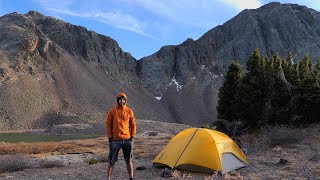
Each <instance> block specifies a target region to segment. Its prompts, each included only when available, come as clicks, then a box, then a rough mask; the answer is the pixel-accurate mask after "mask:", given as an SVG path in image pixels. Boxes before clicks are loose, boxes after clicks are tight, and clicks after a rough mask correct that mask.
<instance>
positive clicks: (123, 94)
mask: <svg viewBox="0 0 320 180" xmlns="http://www.w3.org/2000/svg"><path fill="white" fill-rule="evenodd" d="M122 96H123V97H124V98H126V100H127V101H128V98H127V95H126V94H125V93H119V94H118V95H117V98H119V97H122Z"/></svg>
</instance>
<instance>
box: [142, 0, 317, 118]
mask: <svg viewBox="0 0 320 180" xmlns="http://www.w3.org/2000/svg"><path fill="white" fill-rule="evenodd" d="M319 42H320V13H319V12H317V11H315V10H313V9H310V8H307V7H305V6H300V5H296V4H280V3H276V2H275V3H269V4H267V5H264V6H262V7H260V8H258V9H253V10H244V11H242V12H241V13H239V14H238V15H237V16H235V17H234V18H232V19H230V20H229V21H227V22H226V23H224V24H223V25H219V26H217V27H215V28H213V29H211V30H210V31H208V32H207V33H205V34H204V35H203V36H202V37H200V38H199V39H198V40H192V39H187V40H186V41H185V42H183V43H182V44H180V45H177V46H165V47H163V48H161V49H160V50H159V51H158V52H156V53H154V54H153V55H151V56H148V57H145V58H143V59H142V60H141V61H139V62H138V69H139V74H140V77H141V79H142V82H144V86H145V87H146V88H147V89H148V90H150V91H151V92H152V93H153V94H155V95H156V96H162V97H163V100H162V103H163V104H164V106H165V107H168V110H169V111H170V113H171V114H172V115H173V116H174V117H175V119H178V121H180V122H183V121H186V122H193V123H195V124H197V123H199V122H201V121H210V119H211V120H213V119H214V118H215V117H216V111H215V106H216V102H217V92H218V87H219V85H220V82H221V81H222V80H223V74H224V73H225V70H226V69H227V67H228V65H229V63H230V62H231V61H232V60H238V61H240V62H241V63H242V64H243V65H245V61H246V60H247V59H248V57H249V55H250V54H251V53H252V52H253V51H254V50H255V49H256V48H259V49H260V52H261V54H262V55H264V56H269V57H271V56H272V55H274V54H275V53H279V54H280V56H281V57H283V58H284V57H286V56H287V55H288V53H289V52H291V53H292V54H293V56H294V59H293V60H294V61H298V60H300V59H301V58H302V57H303V56H305V55H309V56H310V57H311V58H312V59H313V60H318V59H319V57H320V44H319ZM177 83H178V84H177ZM172 84H176V87H177V89H176V90H175V89H172V88H171V89H170V85H172Z"/></svg>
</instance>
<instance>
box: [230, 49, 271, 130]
mask: <svg viewBox="0 0 320 180" xmlns="http://www.w3.org/2000/svg"><path fill="white" fill-rule="evenodd" d="M265 62H266V61H265V59H264V58H263V57H261V56H260V52H259V50H258V49H256V50H255V51H254V52H253V53H252V54H251V56H250V57H249V59H248V61H247V63H246V66H247V73H246V74H245V75H244V77H243V78H242V81H241V82H240V84H239V90H238V92H237V95H236V107H237V114H238V117H239V119H240V120H241V121H242V122H244V123H245V124H247V125H248V126H251V127H254V126H257V125H258V124H259V123H261V121H262V112H263V107H264V104H265V103H264V98H265V89H266V88H267V87H266V83H265V66H266V65H265Z"/></svg>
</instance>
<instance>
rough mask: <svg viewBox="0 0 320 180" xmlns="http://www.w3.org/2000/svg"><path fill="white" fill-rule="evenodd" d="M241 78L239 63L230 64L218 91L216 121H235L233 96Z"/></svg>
mask: <svg viewBox="0 0 320 180" xmlns="http://www.w3.org/2000/svg"><path fill="white" fill-rule="evenodd" d="M241 78H242V67H241V65H240V63H239V62H232V63H231V64H230V65H229V67H228V71H227V74H226V76H225V81H224V83H223V85H222V87H221V88H220V89H219V94H218V96H219V100H218V106H217V111H218V119H225V120H228V121H235V120H236V119H237V116H236V112H235V102H234V101H235V96H236V93H237V91H238V87H239V83H240V80H241Z"/></svg>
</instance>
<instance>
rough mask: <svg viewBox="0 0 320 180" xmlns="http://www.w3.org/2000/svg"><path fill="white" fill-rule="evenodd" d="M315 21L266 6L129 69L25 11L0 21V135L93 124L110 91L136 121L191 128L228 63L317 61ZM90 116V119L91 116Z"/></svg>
mask: <svg viewBox="0 0 320 180" xmlns="http://www.w3.org/2000/svg"><path fill="white" fill-rule="evenodd" d="M319 24H320V13H319V12H317V11H315V10H313V9H310V8H307V7H305V6H299V5H295V4H280V3H270V4H267V5H265V6H262V7H260V8H258V9H253V10H244V11H242V12H241V13H239V14H238V15H237V16H235V17H234V18H232V19H231V20H229V21H227V22H226V23H224V24H223V25H219V26H217V27H215V28H213V29H211V30H210V31H208V32H207V33H205V34H204V35H203V36H202V37H200V38H199V39H198V40H192V39H187V40H186V41H185V42H183V43H182V44H180V45H177V46H164V47H162V48H161V49H160V50H159V51H158V52H156V53H154V54H153V55H151V56H148V57H144V58H142V59H141V60H139V61H136V59H134V58H133V57H132V56H131V55H130V54H129V53H127V52H123V51H122V50H121V48H120V47H119V45H118V44H117V42H116V41H115V40H113V39H112V38H110V37H106V36H104V35H100V34H97V33H95V32H93V31H88V30H87V29H86V28H84V27H80V26H75V25H72V24H69V23H65V22H63V21H61V20H58V19H56V18H53V17H49V16H45V15H42V14H40V13H38V12H35V11H30V12H29V13H27V14H19V13H11V14H8V15H4V16H2V17H0V54H1V58H0V129H25V128H36V127H46V126H48V125H50V124H57V123H58V124H59V123H63V122H65V121H64V120H65V119H66V118H67V119H69V120H70V118H71V120H70V121H72V123H74V122H73V121H82V120H83V119H95V120H98V121H101V119H103V118H104V117H103V116H104V114H105V112H106V110H107V109H109V108H111V107H112V106H113V105H114V103H115V99H114V97H115V96H116V94H117V93H118V92H120V91H124V92H127V93H128V96H129V98H130V99H129V105H131V107H132V108H133V109H134V110H135V111H136V115H137V117H138V118H147V119H152V120H158V121H168V122H179V123H185V124H190V125H194V126H201V125H203V124H205V123H208V122H211V121H213V120H215V118H216V105H217V94H218V88H219V87H220V85H221V82H222V81H223V74H224V73H225V70H226V68H227V66H228V64H229V63H230V62H231V61H232V60H234V59H236V60H239V61H240V62H241V63H243V64H244V62H245V61H246V59H247V58H248V56H249V55H250V53H251V52H252V51H253V50H254V49H255V48H259V49H260V51H261V53H262V54H263V55H268V56H271V55H272V54H274V53H276V52H278V53H279V54H280V55H281V56H282V57H285V56H286V55H287V53H288V52H290V51H291V52H292V53H293V55H294V59H293V60H294V61H298V60H299V59H300V58H301V57H302V56H304V55H305V54H308V55H310V56H311V58H312V59H314V60H317V59H319V57H320V45H319V42H320V41H319V40H320V25H319ZM92 116H94V117H92Z"/></svg>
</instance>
